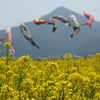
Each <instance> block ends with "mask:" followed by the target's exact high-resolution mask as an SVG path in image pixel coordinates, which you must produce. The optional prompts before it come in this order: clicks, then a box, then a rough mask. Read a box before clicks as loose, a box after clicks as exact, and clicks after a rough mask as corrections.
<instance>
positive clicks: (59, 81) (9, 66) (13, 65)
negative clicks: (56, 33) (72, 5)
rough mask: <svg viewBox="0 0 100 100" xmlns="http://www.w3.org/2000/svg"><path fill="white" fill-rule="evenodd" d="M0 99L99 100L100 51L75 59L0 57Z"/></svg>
mask: <svg viewBox="0 0 100 100" xmlns="http://www.w3.org/2000/svg"><path fill="white" fill-rule="evenodd" d="M0 100H100V53H96V54H95V55H94V56H92V57H88V58H83V57H80V58H78V59H75V58H73V57H72V55H71V54H70V53H68V54H66V55H65V56H64V57H62V58H55V59H38V60H36V59H32V58H30V57H29V56H28V55H26V56H22V57H20V58H18V59H13V57H12V55H10V58H9V59H7V57H1V58H0Z"/></svg>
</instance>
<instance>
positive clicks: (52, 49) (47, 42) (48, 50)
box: [0, 7, 100, 58]
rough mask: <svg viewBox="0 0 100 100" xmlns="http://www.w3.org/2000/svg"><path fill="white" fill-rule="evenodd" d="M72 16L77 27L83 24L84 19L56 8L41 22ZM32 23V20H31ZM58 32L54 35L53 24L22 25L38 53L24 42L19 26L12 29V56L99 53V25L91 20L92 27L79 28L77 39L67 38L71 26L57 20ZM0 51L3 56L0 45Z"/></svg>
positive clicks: (57, 55)
mask: <svg viewBox="0 0 100 100" xmlns="http://www.w3.org/2000/svg"><path fill="white" fill-rule="evenodd" d="M70 14H74V15H75V16H76V17H77V19H78V20H79V22H80V24H82V23H85V22H86V21H87V19H86V18H85V17H84V16H82V15H80V14H78V13H76V12H74V11H71V10H69V9H66V8H64V7H59V8H57V9H55V10H53V11H52V12H50V13H48V14H47V15H44V16H42V17H41V18H40V19H50V17H51V16H53V15H63V16H65V17H67V16H69V15H70ZM33 20H34V19H33ZM56 23H57V24H58V29H57V30H56V31H55V32H54V33H53V32H52V25H45V24H44V25H35V24H34V23H33V22H27V23H25V24H26V25H27V27H28V29H29V31H30V33H31V35H32V37H33V40H34V41H35V42H36V43H37V44H38V45H39V46H40V48H41V49H40V50H38V49H37V48H35V47H33V46H32V45H31V44H30V43H29V41H27V40H26V39H25V38H24V37H23V35H22V33H21V30H20V26H18V27H12V34H13V47H14V48H15V50H16V52H15V57H20V56H22V55H29V56H31V57H33V58H38V57H39V56H40V57H59V56H63V55H65V54H66V53H69V52H70V53H72V54H73V55H82V56H84V55H85V54H94V53H96V52H99V51H100V46H99V43H100V28H99V26H100V22H97V21H94V23H93V25H92V28H90V27H89V26H82V27H81V30H80V32H79V33H78V35H77V36H75V37H73V38H72V39H69V36H70V33H71V32H72V31H73V28H72V27H67V26H65V25H64V23H62V22H60V21H58V20H56ZM0 35H1V37H5V30H2V31H0ZM0 49H1V50H3V52H2V53H1V54H0V55H1V56H3V55H6V51H5V49H4V47H3V44H1V46H0Z"/></svg>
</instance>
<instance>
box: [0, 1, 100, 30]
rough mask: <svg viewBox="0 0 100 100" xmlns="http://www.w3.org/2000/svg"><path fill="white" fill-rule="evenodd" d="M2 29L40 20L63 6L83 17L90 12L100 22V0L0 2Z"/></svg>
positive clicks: (0, 23)
mask: <svg viewBox="0 0 100 100" xmlns="http://www.w3.org/2000/svg"><path fill="white" fill-rule="evenodd" d="M0 1H1V2H0V29H2V28H6V27H8V26H13V25H14V26H15V25H17V24H21V23H23V22H28V21H33V20H34V19H35V18H40V17H42V16H44V15H46V14H48V13H50V12H51V11H53V10H54V9H56V8H57V7H60V6H63V7H66V8H68V9H70V10H73V11H76V12H77V13H79V14H81V15H83V12H84V11H89V12H90V13H91V14H93V15H94V17H95V20H96V21H100V0H0Z"/></svg>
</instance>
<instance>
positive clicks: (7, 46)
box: [4, 42, 12, 49]
mask: <svg viewBox="0 0 100 100" xmlns="http://www.w3.org/2000/svg"><path fill="white" fill-rule="evenodd" d="M4 47H5V48H9V49H11V48H12V46H11V44H10V42H6V43H5V44H4Z"/></svg>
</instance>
